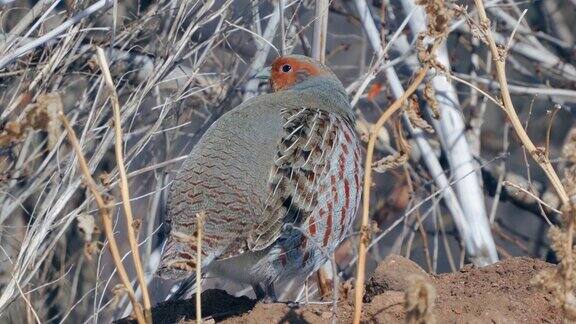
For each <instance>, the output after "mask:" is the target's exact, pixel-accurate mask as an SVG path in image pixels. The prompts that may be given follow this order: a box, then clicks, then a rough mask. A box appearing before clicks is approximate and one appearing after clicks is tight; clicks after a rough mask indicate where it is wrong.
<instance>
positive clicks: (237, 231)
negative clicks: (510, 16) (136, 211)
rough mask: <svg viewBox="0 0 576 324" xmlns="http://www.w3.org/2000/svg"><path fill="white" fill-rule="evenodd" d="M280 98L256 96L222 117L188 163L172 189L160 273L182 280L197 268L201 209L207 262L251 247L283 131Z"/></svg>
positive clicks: (202, 246)
mask: <svg viewBox="0 0 576 324" xmlns="http://www.w3.org/2000/svg"><path fill="white" fill-rule="evenodd" d="M274 98H275V97H271V96H269V95H265V96H259V97H256V98H254V99H253V100H250V101H247V102H246V103H244V104H242V105H240V106H238V107H236V108H235V109H233V110H232V111H230V112H228V113H227V114H225V115H224V116H222V117H221V118H220V119H218V120H217V121H216V122H215V123H214V124H213V125H212V126H211V127H210V129H209V130H208V131H207V132H206V134H205V135H204V136H203V137H202V138H201V140H200V141H199V142H198V144H197V145H196V146H195V147H194V149H193V150H192V152H191V153H190V155H189V156H188V158H187V159H186V161H185V162H184V164H183V166H182V167H181V169H180V171H179V172H178V174H177V176H176V178H175V179H174V181H173V183H172V185H171V188H170V192H169V198H168V208H167V209H168V210H167V215H166V227H167V231H168V234H167V238H168V239H167V243H166V246H165V248H164V252H163V255H162V260H161V263H160V267H159V270H158V274H159V275H160V276H162V277H166V278H175V279H176V278H180V277H183V276H185V275H186V273H188V272H191V271H193V270H194V269H196V248H197V246H198V239H197V236H198V232H197V228H198V226H197V225H198V218H197V215H199V214H201V213H203V214H204V215H205V217H204V224H203V236H202V240H201V241H200V244H201V250H202V265H207V264H209V263H210V262H211V261H212V260H214V259H215V258H217V257H228V256H234V255H238V254H241V253H243V252H244V251H247V250H249V244H250V243H249V242H251V240H252V237H253V231H254V229H255V228H256V227H257V224H258V223H259V222H260V220H261V219H262V214H263V213H264V208H263V206H264V201H265V200H266V197H267V195H268V192H269V184H268V182H269V178H270V169H271V168H272V165H273V163H274V159H275V155H276V150H277V145H278V138H279V136H280V134H281V131H282V120H281V116H280V113H279V111H280V108H281V107H279V108H278V110H276V113H274V110H273V109H270V108H269V107H267V105H269V104H270V102H272V103H273V104H274V101H273V99H274ZM278 104H281V103H278Z"/></svg>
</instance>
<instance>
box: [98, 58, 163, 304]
mask: <svg viewBox="0 0 576 324" xmlns="http://www.w3.org/2000/svg"><path fill="white" fill-rule="evenodd" d="M96 53H97V56H98V63H99V65H100V69H101V71H102V76H103V78H104V81H105V82H106V85H107V86H108V90H109V91H110V99H111V101H112V109H113V112H114V135H115V136H114V137H115V145H114V148H115V150H116V164H117V167H118V174H119V176H120V193H121V195H122V206H123V207H124V217H125V218H126V229H127V232H128V242H129V244H130V249H131V250H132V259H133V261H134V268H136V276H137V277H138V284H139V285H140V287H141V289H142V300H143V303H144V310H145V311H149V310H150V309H151V308H152V305H151V304H150V296H149V295H148V288H147V287H146V279H145V278H144V270H143V269H142V260H141V259H140V250H139V249H138V240H137V239H136V234H135V233H134V231H135V228H134V227H135V225H136V223H135V222H134V217H133V216H132V206H131V204H130V191H129V189H128V177H127V176H126V167H125V166H124V158H123V149H122V120H121V118H120V102H119V100H118V94H117V93H116V88H115V86H114V82H113V81H112V75H110V70H109V68H108V62H107V61H106V54H104V50H103V49H102V48H101V47H96Z"/></svg>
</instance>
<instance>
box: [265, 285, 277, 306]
mask: <svg viewBox="0 0 576 324" xmlns="http://www.w3.org/2000/svg"><path fill="white" fill-rule="evenodd" d="M266 297H267V299H268V301H270V302H273V303H275V302H277V301H278V298H277V297H276V290H275V289H274V283H270V284H269V285H267V286H266Z"/></svg>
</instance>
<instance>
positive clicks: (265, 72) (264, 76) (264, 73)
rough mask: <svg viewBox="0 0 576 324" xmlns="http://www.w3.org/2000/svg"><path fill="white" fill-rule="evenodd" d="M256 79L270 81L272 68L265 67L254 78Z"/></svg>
mask: <svg viewBox="0 0 576 324" xmlns="http://www.w3.org/2000/svg"><path fill="white" fill-rule="evenodd" d="M254 77H255V78H256V79H260V80H268V79H270V67H269V66H268V67H265V68H263V69H262V70H260V71H259V72H258V73H256V75H255V76H254Z"/></svg>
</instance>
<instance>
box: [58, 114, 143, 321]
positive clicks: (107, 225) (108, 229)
mask: <svg viewBox="0 0 576 324" xmlns="http://www.w3.org/2000/svg"><path fill="white" fill-rule="evenodd" d="M60 120H61V121H62V124H63V125H64V127H65V128H66V131H67V132H68V139H69V140H70V143H71V144H72V147H73V148H74V151H75V152H76V156H77V157H78V163H79V164H80V169H81V170H82V173H83V174H84V178H85V180H86V184H87V186H88V189H90V191H91V192H92V195H94V199H95V200H96V204H98V210H99V212H100V216H101V218H102V224H103V225H104V234H105V235H106V239H108V248H109V249H110V254H111V255H112V259H113V260H114V264H115V266H116V270H117V271H118V276H119V277H120V280H121V281H122V284H123V285H124V287H125V289H126V293H127V294H128V297H129V298H130V301H131V302H132V307H133V309H134V313H135V315H136V319H137V321H138V323H139V324H145V323H146V321H145V319H144V313H143V312H142V308H141V307H140V304H139V303H138V300H137V299H136V295H135V294H134V289H133V288H132V285H131V284H130V278H129V277H128V273H127V272H126V268H124V265H123V264H122V258H121V257H120V252H119V251H118V244H117V243H116V238H114V229H113V228H112V217H111V216H110V211H109V209H108V204H107V203H106V201H105V200H104V198H103V197H102V195H101V194H100V191H99V190H98V185H97V184H96V182H95V181H94V179H93V178H92V176H91V175H90V169H89V168H88V164H87V163H86V159H85V158H84V155H83V154H82V149H81V148H80V144H79V143H78V139H77V138H76V134H75V133H74V130H73V129H72V127H71V126H70V123H69V122H68V118H66V116H65V115H64V114H63V113H60Z"/></svg>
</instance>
